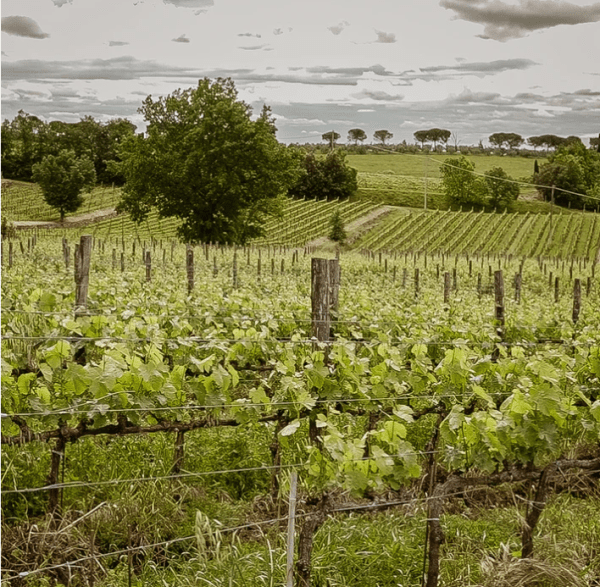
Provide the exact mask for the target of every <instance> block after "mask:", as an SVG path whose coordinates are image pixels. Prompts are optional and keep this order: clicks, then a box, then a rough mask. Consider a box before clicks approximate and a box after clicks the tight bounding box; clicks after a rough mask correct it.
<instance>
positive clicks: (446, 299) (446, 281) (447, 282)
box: [444, 271, 450, 304]
mask: <svg viewBox="0 0 600 587" xmlns="http://www.w3.org/2000/svg"><path fill="white" fill-rule="evenodd" d="M449 301H450V272H449V271H446V272H445V273H444V304H447V303H448V302H449Z"/></svg>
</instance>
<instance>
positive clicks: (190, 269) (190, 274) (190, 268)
mask: <svg viewBox="0 0 600 587" xmlns="http://www.w3.org/2000/svg"><path fill="white" fill-rule="evenodd" d="M185 269H186V274H187V291H188V295H189V294H191V293H192V291H193V289H194V249H193V248H192V245H187V246H186V248H185Z"/></svg>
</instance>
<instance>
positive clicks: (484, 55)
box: [2, 0, 600, 145]
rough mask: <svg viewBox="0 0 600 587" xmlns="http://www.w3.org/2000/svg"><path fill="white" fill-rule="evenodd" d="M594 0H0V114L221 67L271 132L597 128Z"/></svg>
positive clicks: (56, 107) (123, 108)
mask: <svg viewBox="0 0 600 587" xmlns="http://www.w3.org/2000/svg"><path fill="white" fill-rule="evenodd" d="M599 55H600V2H594V1H588V0H576V1H573V2H567V1H564V0H2V119H3V120H4V119H7V118H8V119H12V118H14V116H15V115H16V114H17V112H18V111H19V110H20V109H22V110H24V111H25V112H27V113H29V114H34V115H36V116H39V117H40V118H42V119H44V120H47V121H50V120H63V121H66V122H76V121H78V120H79V119H80V118H81V117H83V116H85V115H91V116H93V117H94V118H95V119H97V120H101V121H107V120H110V119H111V118H116V117H126V118H129V119H130V120H131V121H132V122H134V123H135V124H136V125H138V130H143V129H144V128H145V124H144V120H143V117H142V116H141V115H140V114H139V113H138V108H139V107H140V105H141V102H142V100H143V99H144V98H145V97H146V96H148V95H152V96H153V97H155V98H156V97H158V96H164V95H167V94H169V93H171V92H173V91H174V90H176V89H178V88H189V87H194V86H195V85H196V84H197V83H198V79H200V78H203V77H208V78H216V77H231V78H232V79H233V80H234V82H235V85H236V88H237V90H238V92H239V97H240V99H242V100H244V101H245V102H246V103H248V104H250V105H251V106H252V107H253V109H254V112H255V113H258V112H260V110H261V108H262V105H263V104H267V105H269V106H270V107H271V109H272V111H273V114H274V116H275V118H276V126H277V128H278V133H277V136H278V138H279V140H280V141H282V142H285V143H290V142H297V143H304V142H320V141H321V135H322V134H323V133H325V132H327V131H329V130H335V131H336V132H338V133H339V134H340V135H341V137H342V139H341V141H342V142H344V141H346V140H347V135H348V131H349V130H350V129H353V128H361V129H363V130H364V131H365V132H366V133H367V135H368V138H367V140H366V143H370V142H372V141H373V142H375V141H374V139H373V133H374V131H376V130H381V129H385V130H388V131H389V132H391V133H392V134H393V139H392V141H391V142H394V143H399V142H402V141H403V140H406V141H407V142H408V143H414V142H415V139H414V136H413V133H414V132H415V131H417V130H423V129H429V128H434V127H438V128H444V129H448V130H449V131H451V132H452V133H453V136H452V138H451V139H450V143H451V144H454V143H455V142H456V143H458V144H459V145H472V144H475V145H476V144H478V143H479V141H482V142H483V144H488V137H489V135H490V134H492V133H495V132H516V133H518V134H520V135H522V136H523V137H529V136H534V135H540V134H556V135H560V136H569V135H577V136H579V137H581V138H582V139H583V140H584V142H586V143H587V142H588V139H589V137H592V136H598V133H599V132H600V58H599V57H598V56H599Z"/></svg>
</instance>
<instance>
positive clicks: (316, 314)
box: [311, 259, 331, 342]
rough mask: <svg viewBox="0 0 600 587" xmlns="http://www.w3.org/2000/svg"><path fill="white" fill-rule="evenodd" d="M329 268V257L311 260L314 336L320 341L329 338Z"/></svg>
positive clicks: (325, 340)
mask: <svg viewBox="0 0 600 587" xmlns="http://www.w3.org/2000/svg"><path fill="white" fill-rule="evenodd" d="M329 268H330V265H329V261H328V260H327V259H312V260H311V306H312V336H313V337H314V338H316V339H317V340H318V341H319V342H327V341H328V340H329V329H330V317H329V308H330V307H331V301H330V285H329V284H330V281H329Z"/></svg>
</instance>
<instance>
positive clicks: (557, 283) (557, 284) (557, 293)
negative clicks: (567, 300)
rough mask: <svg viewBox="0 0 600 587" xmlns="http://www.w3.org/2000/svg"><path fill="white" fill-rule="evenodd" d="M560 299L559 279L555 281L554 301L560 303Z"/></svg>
mask: <svg viewBox="0 0 600 587" xmlns="http://www.w3.org/2000/svg"><path fill="white" fill-rule="evenodd" d="M559 298H560V284H559V281H558V277H556V278H555V279H554V301H555V302H558V300H559Z"/></svg>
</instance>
